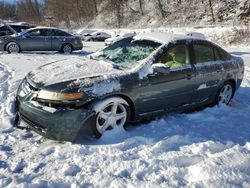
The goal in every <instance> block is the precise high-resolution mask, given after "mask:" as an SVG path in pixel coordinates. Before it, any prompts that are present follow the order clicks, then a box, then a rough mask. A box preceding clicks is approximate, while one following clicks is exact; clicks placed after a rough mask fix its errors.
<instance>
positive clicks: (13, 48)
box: [6, 42, 21, 54]
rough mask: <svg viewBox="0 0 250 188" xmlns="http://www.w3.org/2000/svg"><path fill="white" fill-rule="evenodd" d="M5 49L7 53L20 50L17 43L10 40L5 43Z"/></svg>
mask: <svg viewBox="0 0 250 188" xmlns="http://www.w3.org/2000/svg"><path fill="white" fill-rule="evenodd" d="M6 50H7V52H8V53H9V54H11V53H19V52H20V51H21V49H20V47H19V45H18V44H17V43H15V42H10V43H8V44H7V45H6Z"/></svg>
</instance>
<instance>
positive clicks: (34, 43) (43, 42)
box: [19, 29, 51, 51]
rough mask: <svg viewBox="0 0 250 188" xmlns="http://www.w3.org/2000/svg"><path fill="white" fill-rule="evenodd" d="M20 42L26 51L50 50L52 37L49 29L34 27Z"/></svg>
mask: <svg viewBox="0 0 250 188" xmlns="http://www.w3.org/2000/svg"><path fill="white" fill-rule="evenodd" d="M19 44H20V46H21V49H22V50H24V51H50V50H51V37H50V36H49V35H48V29H34V30H31V31H29V32H28V33H27V34H25V35H24V37H23V38H22V39H20V42H19Z"/></svg>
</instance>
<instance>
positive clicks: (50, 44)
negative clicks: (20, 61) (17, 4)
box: [0, 27, 83, 54]
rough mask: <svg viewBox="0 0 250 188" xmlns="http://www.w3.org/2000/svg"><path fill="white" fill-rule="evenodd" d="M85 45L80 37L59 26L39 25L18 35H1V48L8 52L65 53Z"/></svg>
mask: <svg viewBox="0 0 250 188" xmlns="http://www.w3.org/2000/svg"><path fill="white" fill-rule="evenodd" d="M82 47H83V44H82V41H81V39H80V37H77V36H73V35H71V34H69V33H67V32H65V31H62V30H60V29H57V28H50V27H39V28H32V29H28V30H25V31H23V32H21V33H19V34H17V35H15V34H14V35H11V36H5V37H0V50H1V51H7V52H8V53H19V52H21V51H59V52H63V53H65V54H69V53H71V52H72V51H73V50H81V49H82Z"/></svg>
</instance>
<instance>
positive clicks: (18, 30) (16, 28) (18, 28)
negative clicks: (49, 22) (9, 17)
mask: <svg viewBox="0 0 250 188" xmlns="http://www.w3.org/2000/svg"><path fill="white" fill-rule="evenodd" d="M11 27H12V28H13V29H14V30H15V31H16V32H18V33H21V32H22V31H24V30H26V29H29V28H30V27H28V26H11Z"/></svg>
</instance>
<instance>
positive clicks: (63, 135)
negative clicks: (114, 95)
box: [17, 99, 94, 142]
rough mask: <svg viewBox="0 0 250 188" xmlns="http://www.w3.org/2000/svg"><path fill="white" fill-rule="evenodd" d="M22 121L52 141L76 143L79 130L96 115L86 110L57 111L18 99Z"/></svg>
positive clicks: (66, 109)
mask: <svg viewBox="0 0 250 188" xmlns="http://www.w3.org/2000/svg"><path fill="white" fill-rule="evenodd" d="M17 108H18V113H19V115H20V117H21V119H22V120H23V121H24V122H26V123H27V124H28V126H29V127H30V128H31V129H33V130H34V131H35V132H37V133H38V134H40V135H42V136H44V137H46V138H48V139H52V140H58V141H71V142H72V141H74V140H75V139H76V137H77V135H78V132H79V130H80V129H81V127H82V126H83V125H85V124H86V122H87V120H88V119H89V118H90V117H91V116H92V115H93V114H94V113H93V112H92V111H90V110H86V109H70V108H58V109H55V111H50V110H48V109H46V108H45V109H43V107H42V106H34V105H33V104H32V103H30V102H27V101H20V100H18V99H17Z"/></svg>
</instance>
